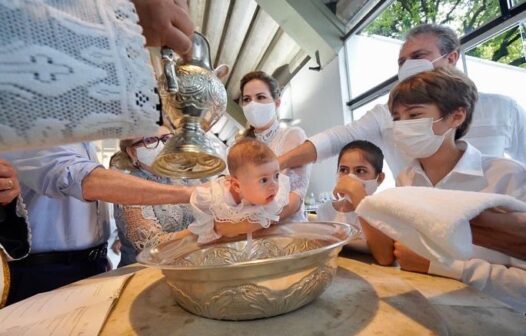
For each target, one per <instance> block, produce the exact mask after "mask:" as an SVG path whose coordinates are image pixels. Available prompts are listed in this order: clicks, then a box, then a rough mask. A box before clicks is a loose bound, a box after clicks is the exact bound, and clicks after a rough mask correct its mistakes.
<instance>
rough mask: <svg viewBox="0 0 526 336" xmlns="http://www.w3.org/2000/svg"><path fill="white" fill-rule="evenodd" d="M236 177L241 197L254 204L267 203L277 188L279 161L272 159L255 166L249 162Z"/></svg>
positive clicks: (276, 192) (272, 198) (274, 195)
mask: <svg viewBox="0 0 526 336" xmlns="http://www.w3.org/2000/svg"><path fill="white" fill-rule="evenodd" d="M236 178H237V180H238V181H239V193H240V196H241V198H243V199H244V200H246V201H248V202H250V203H252V204H254V205H265V204H269V203H270V202H272V201H273V200H274V198H275V197H276V195H277V194H278V190H279V183H278V178H279V163H278V161H277V160H274V161H271V162H267V163H264V164H261V165H257V166H256V165H253V164H249V165H247V167H246V169H241V171H240V173H239V174H237V177H236Z"/></svg>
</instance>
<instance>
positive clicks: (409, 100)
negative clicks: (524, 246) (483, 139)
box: [366, 68, 526, 313]
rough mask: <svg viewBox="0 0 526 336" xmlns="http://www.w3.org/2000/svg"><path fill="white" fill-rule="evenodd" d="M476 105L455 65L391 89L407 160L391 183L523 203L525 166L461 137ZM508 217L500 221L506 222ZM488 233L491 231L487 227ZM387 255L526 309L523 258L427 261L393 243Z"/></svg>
mask: <svg viewBox="0 0 526 336" xmlns="http://www.w3.org/2000/svg"><path fill="white" fill-rule="evenodd" d="M476 100H477V89H476V87H475V84H474V83H473V82H472V81H471V80H470V79H469V78H467V77H466V76H465V75H464V74H462V73H461V72H459V71H458V70H456V69H454V68H441V69H435V70H433V71H428V72H423V73H419V74H417V75H415V76H412V77H409V78H408V79H406V80H404V81H402V82H401V83H399V84H398V85H397V86H396V87H395V88H394V89H393V90H392V91H391V93H390V96H389V102H388V105H389V110H390V112H391V114H392V117H393V120H394V123H393V124H394V125H393V134H394V142H395V144H396V145H397V146H398V147H399V148H400V149H401V150H402V151H403V152H405V154H406V155H408V156H410V157H412V158H413V159H414V161H413V163H412V164H411V165H410V166H409V167H407V168H406V169H404V170H403V171H402V172H401V173H400V175H399V176H398V177H397V185H398V186H420V187H423V186H427V187H434V188H440V189H451V190H464V191H476V192H487V193H498V194H505V195H510V196H513V197H515V198H517V199H518V200H521V201H526V167H524V166H523V165H522V164H520V163H518V162H515V161H513V160H509V159H504V158H497V157H490V156H485V155H482V154H481V153H480V152H479V151H478V150H477V149H475V148H474V147H473V146H471V145H470V144H469V143H468V142H466V141H463V140H461V138H462V136H464V134H465V133H466V132H467V129H468V128H469V124H470V122H471V116H472V113H473V108H474V105H475V102H476ZM422 202H425V200H422ZM416 206H418V204H415V207H416ZM446 211H447V209H446ZM486 212H487V211H486ZM484 213H485V212H483V215H484ZM511 215H513V214H504V215H502V216H507V218H508V219H509V220H510V221H511V220H513V218H514V216H511ZM495 216H498V214H496V215H495ZM480 218H481V216H479V219H480ZM522 227H523V228H524V227H526V226H524V225H522ZM378 232H379V231H378ZM378 232H377V233H378ZM487 234H488V235H491V234H492V233H491V231H490V230H488V231H487ZM380 235H381V233H380ZM366 236H367V232H366ZM367 238H368V241H369V242H371V243H373V244H385V239H386V236H384V237H383V238H382V239H383V241H382V240H379V239H370V237H369V236H367ZM387 239H389V238H387ZM387 244H389V243H387ZM388 246H389V248H384V249H383V250H382V256H380V258H383V259H389V258H391V257H392V255H393V248H392V246H393V244H392V242H391V243H390V244H389V245H388ZM371 248H372V247H371ZM394 255H396V257H397V259H398V261H399V263H400V265H401V267H402V269H407V270H412V271H418V272H424V273H427V272H428V273H431V274H437V275H441V276H447V277H452V278H455V279H458V280H461V281H463V282H465V283H467V284H469V285H472V286H474V287H476V288H478V289H479V290H481V291H484V292H486V293H488V294H490V295H493V296H495V297H497V298H498V299H500V300H502V301H504V302H506V303H508V304H509V305H511V306H512V307H514V308H515V309H517V310H519V311H522V312H523V313H525V312H526V262H525V261H523V260H519V259H514V261H515V263H514V264H512V265H501V264H492V263H489V262H487V261H486V260H484V256H483V255H482V254H481V255H474V256H473V259H471V260H468V261H461V260H456V261H454V262H453V263H451V264H449V265H442V264H438V263H435V262H432V263H430V262H429V260H426V259H424V258H422V257H420V256H418V255H416V254H414V253H413V252H412V251H411V250H410V247H409V248H408V247H405V246H403V245H401V244H400V243H396V244H394ZM376 257H377V256H375V258H376ZM377 260H378V259H377Z"/></svg>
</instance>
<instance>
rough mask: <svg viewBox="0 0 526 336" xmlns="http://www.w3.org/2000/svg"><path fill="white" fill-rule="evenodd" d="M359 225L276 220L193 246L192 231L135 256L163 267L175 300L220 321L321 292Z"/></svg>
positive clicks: (293, 304) (278, 310)
mask: <svg viewBox="0 0 526 336" xmlns="http://www.w3.org/2000/svg"><path fill="white" fill-rule="evenodd" d="M357 232H358V230H356V229H355V228H354V227H351V226H349V225H347V224H340V223H324V222H308V223H287V224H279V225H273V226H271V227H270V228H268V229H264V230H260V231H258V232H255V233H254V235H253V240H252V249H251V250H250V251H248V249H247V244H248V243H247V240H246V239H237V240H236V239H228V240H221V241H218V242H215V243H213V244H208V245H198V244H197V242H196V239H195V237H187V238H185V239H183V240H177V241H171V242H166V243H164V244H161V245H159V246H157V247H155V248H150V249H145V250H143V251H142V252H141V253H140V254H139V255H138V257H137V260H138V261H139V262H140V263H142V264H144V265H146V266H150V267H156V268H160V269H162V272H163V274H164V276H165V278H166V281H167V283H168V284H169V286H170V287H171V289H172V293H173V295H174V297H175V300H176V301H177V303H178V304H179V305H180V306H181V307H183V308H184V309H186V310H187V311H189V312H191V313H194V314H197V315H200V316H204V317H207V318H213V319H220V320H251V319H257V318H263V317H270V316H275V315H280V314H284V313H287V312H290V311H292V310H295V309H298V308H300V307H302V306H304V305H306V304H307V303H309V302H311V301H312V300H314V299H315V298H316V297H318V296H319V295H320V294H321V293H323V291H324V290H325V289H326V288H327V287H328V286H329V284H330V283H331V281H332V279H333V277H334V274H335V272H336V268H337V264H336V260H337V257H338V253H339V252H340V250H341V248H342V246H343V245H345V244H346V243H347V241H348V240H350V239H352V238H353V237H355V236H356V235H357Z"/></svg>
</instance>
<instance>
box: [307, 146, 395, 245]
mask: <svg viewBox="0 0 526 336" xmlns="http://www.w3.org/2000/svg"><path fill="white" fill-rule="evenodd" d="M383 161H384V156H383V154H382V150H381V149H380V148H378V147H377V146H375V145H374V144H372V143H370V142H368V141H364V140H356V141H353V142H350V143H348V144H347V145H345V147H343V148H342V150H341V151H340V154H339V156H338V180H337V182H336V186H335V187H334V194H335V195H336V196H343V198H342V199H340V200H337V201H333V202H326V203H324V204H323V205H322V206H320V208H318V210H317V220H319V221H334V222H342V223H348V224H351V225H354V226H356V227H357V228H358V229H360V231H362V230H361V228H362V225H361V224H360V221H359V220H358V215H357V214H356V213H355V212H354V210H355V209H356V207H357V206H358V204H359V201H360V200H361V199H363V197H365V196H367V195H372V194H373V193H374V192H375V191H376V189H377V188H378V186H379V185H380V184H381V183H382V182H383V180H384V178H385V175H384V173H383V172H382V167H383ZM348 246H350V247H351V248H353V249H356V250H358V251H360V252H369V248H368V247H367V242H366V240H365V236H364V235H363V232H361V233H360V239H357V240H353V241H351V242H350V243H349V244H348Z"/></svg>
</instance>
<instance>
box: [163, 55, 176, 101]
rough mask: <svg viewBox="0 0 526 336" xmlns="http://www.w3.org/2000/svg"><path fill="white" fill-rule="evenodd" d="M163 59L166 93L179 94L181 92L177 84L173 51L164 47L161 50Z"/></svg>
mask: <svg viewBox="0 0 526 336" xmlns="http://www.w3.org/2000/svg"><path fill="white" fill-rule="evenodd" d="M161 57H162V60H163V72H164V77H165V78H166V91H168V92H170V93H177V92H178V91H179V84H178V83H177V75H176V73H175V62H174V59H173V50H172V49H170V48H165V47H163V48H162V49H161Z"/></svg>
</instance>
